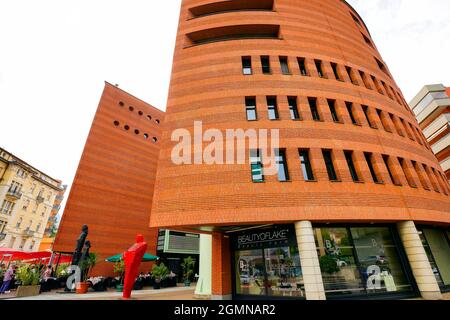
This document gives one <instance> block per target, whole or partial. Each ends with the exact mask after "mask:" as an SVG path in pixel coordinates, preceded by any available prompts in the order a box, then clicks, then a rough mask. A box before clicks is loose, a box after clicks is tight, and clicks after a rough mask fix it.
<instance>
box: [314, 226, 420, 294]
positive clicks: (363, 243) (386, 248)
mask: <svg viewBox="0 0 450 320" xmlns="http://www.w3.org/2000/svg"><path fill="white" fill-rule="evenodd" d="M393 232H394V231H393V230H391V229H390V228H389V227H367V228H316V229H314V234H315V238H316V243H317V247H318V254H319V263H320V269H321V272H322V279H323V283H324V287H325V293H326V295H327V296H330V297H333V296H352V295H354V296H362V295H374V294H381V293H401V292H408V291H412V286H411V283H410V282H409V280H408V277H407V275H406V271H405V270H404V268H403V266H404V262H405V261H402V260H401V256H400V253H399V251H400V248H399V245H398V244H397V243H396V242H395V240H394V236H393Z"/></svg>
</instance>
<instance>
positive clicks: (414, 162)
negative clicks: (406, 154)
mask: <svg viewBox="0 0 450 320" xmlns="http://www.w3.org/2000/svg"><path fill="white" fill-rule="evenodd" d="M411 164H412V166H413V168H414V170H415V171H416V174H417V176H418V177H419V180H420V183H421V184H422V187H423V188H424V189H425V190H430V187H429V186H428V183H427V181H426V180H425V178H424V176H423V175H422V172H421V170H420V166H419V164H418V163H417V162H416V161H414V160H411Z"/></svg>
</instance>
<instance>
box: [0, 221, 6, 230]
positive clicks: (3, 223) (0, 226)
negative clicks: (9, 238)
mask: <svg viewBox="0 0 450 320" xmlns="http://www.w3.org/2000/svg"><path fill="white" fill-rule="evenodd" d="M7 225H8V222H7V221H3V220H0V233H3V231H5V228H6V226H7Z"/></svg>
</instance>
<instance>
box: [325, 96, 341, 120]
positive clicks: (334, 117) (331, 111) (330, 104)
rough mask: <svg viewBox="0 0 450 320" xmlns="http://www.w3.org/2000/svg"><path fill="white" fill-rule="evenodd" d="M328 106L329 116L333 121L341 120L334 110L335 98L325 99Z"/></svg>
mask: <svg viewBox="0 0 450 320" xmlns="http://www.w3.org/2000/svg"><path fill="white" fill-rule="evenodd" d="M327 102H328V107H329V108H330V113H331V117H332V118H333V121H334V122H341V121H340V119H339V115H338V113H337V111H336V100H332V99H327Z"/></svg>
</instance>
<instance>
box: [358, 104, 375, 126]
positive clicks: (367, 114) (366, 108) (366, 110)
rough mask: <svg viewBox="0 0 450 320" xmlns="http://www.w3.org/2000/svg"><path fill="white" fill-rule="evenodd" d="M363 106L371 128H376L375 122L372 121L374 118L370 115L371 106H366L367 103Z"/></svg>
mask: <svg viewBox="0 0 450 320" xmlns="http://www.w3.org/2000/svg"><path fill="white" fill-rule="evenodd" d="M361 107H362V109H363V112H364V116H365V117H366V120H367V123H368V124H369V126H370V127H371V128H375V129H376V126H375V124H374V123H373V122H372V120H371V119H370V115H369V107H368V106H365V105H362V106H361Z"/></svg>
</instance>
